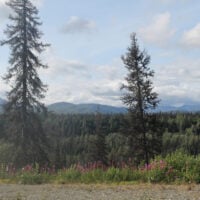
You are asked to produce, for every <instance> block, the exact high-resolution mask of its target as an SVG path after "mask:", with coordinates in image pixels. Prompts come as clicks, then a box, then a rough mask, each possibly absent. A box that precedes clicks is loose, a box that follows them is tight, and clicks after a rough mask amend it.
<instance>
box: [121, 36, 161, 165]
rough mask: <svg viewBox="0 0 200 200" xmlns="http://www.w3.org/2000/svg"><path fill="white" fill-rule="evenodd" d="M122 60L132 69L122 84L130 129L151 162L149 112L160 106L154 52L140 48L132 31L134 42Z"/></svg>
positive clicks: (135, 142) (137, 147)
mask: <svg viewBox="0 0 200 200" xmlns="http://www.w3.org/2000/svg"><path fill="white" fill-rule="evenodd" d="M122 61H123V63H124V65H125V67H126V68H127V70H128V74H127V76H126V78H125V80H126V84H123V85H122V87H121V89H125V91H126V92H125V93H124V94H123V96H122V101H123V103H124V104H125V105H127V106H128V110H129V113H130V116H131V120H132V121H131V128H130V129H129V130H130V132H131V134H132V135H133V141H134V148H135V149H134V151H135V150H137V153H138V154H139V155H140V156H142V158H141V159H143V160H144V161H145V162H146V163H147V164H148V162H149V153H150V149H149V148H148V147H149V145H148V131H149V129H148V124H149V122H148V119H149V118H148V112H149V111H150V110H151V109H154V108H156V106H157V104H158V103H159V100H158V95H157V93H155V92H153V86H152V85H153V83H152V81H151V78H152V77H153V76H154V72H153V71H152V70H151V69H150V68H149V67H148V65H149V63H150V56H149V55H148V54H147V53H146V51H145V50H143V51H141V50H140V48H139V45H138V42H137V38H136V34H135V33H133V34H132V35H131V46H130V47H128V49H127V53H126V54H125V56H122Z"/></svg>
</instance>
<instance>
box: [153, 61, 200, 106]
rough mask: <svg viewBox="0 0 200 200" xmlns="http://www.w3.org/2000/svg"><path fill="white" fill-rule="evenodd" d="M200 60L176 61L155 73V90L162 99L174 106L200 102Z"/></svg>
mask: <svg viewBox="0 0 200 200" xmlns="http://www.w3.org/2000/svg"><path fill="white" fill-rule="evenodd" d="M199 66H200V59H196V60H192V59H188V58H183V57H181V58H179V59H176V60H175V61H174V62H173V63H171V64H168V65H165V66H162V68H160V70H158V71H156V73H155V81H154V85H155V90H156V91H157V92H158V94H159V96H160V98H161V99H162V100H163V101H164V102H166V101H169V103H171V104H174V105H177V104H179V105H181V104H184V103H188V102H199V99H200V71H199Z"/></svg>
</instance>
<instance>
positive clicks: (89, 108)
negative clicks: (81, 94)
mask: <svg viewBox="0 0 200 200" xmlns="http://www.w3.org/2000/svg"><path fill="white" fill-rule="evenodd" d="M48 110H49V111H53V112H55V113H59V114H84V113H96V112H100V113H103V114H109V113H125V112H126V108H124V107H114V106H108V105H101V104H72V103H66V102H60V103H54V104H51V105H49V106H48Z"/></svg>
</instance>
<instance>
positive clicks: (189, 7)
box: [0, 0, 200, 106]
mask: <svg viewBox="0 0 200 200" xmlns="http://www.w3.org/2000/svg"><path fill="white" fill-rule="evenodd" d="M5 1H6V0H0V39H5V35H4V34H3V31H4V30H5V28H6V24H9V23H10V21H9V20H8V14H9V13H10V10H9V9H8V8H7V7H6V6H5ZM32 2H33V3H34V4H35V5H36V6H37V8H38V10H39V17H40V20H41V21H42V22H43V24H42V26H40V30H41V31H42V32H43V33H44V36H43V38H42V41H43V42H47V43H49V44H51V46H50V47H48V48H47V49H46V51H45V52H44V53H43V54H42V55H41V59H42V61H43V63H45V64H48V66H49V68H48V69H45V70H40V71H39V74H40V77H41V79H42V80H43V82H44V83H45V84H47V85H48V91H47V93H46V98H45V99H44V102H45V103H46V104H51V103H55V102H63V101H64V102H71V103H100V104H108V105H113V106H122V105H123V104H122V102H121V100H120V96H121V95H122V92H121V91H120V86H121V84H122V83H123V82H124V78H125V76H126V74H127V73H128V71H127V70H126V68H125V67H124V64H123V62H122V60H121V56H122V55H124V54H125V53H126V51H127V47H128V46H130V43H131V41H130V34H131V33H133V32H135V33H136V35H137V38H138V43H139V46H140V48H141V50H143V49H146V51H147V52H148V54H149V55H150V56H151V63H150V65H149V67H150V68H151V69H152V70H154V71H155V76H154V78H153V86H154V91H156V92H157V93H158V94H159V99H160V100H161V103H162V104H169V105H174V106H181V105H183V104H194V103H200V14H199V11H200V1H199V0H123V1H122V0H117V1H116V0H73V1H72V0H59V1H55V0H32ZM9 53H10V51H9V48H8V47H7V46H3V47H0V76H1V77H2V76H4V75H5V73H6V70H7V68H8V66H9V65H8V59H9ZM9 90H10V86H9V85H8V84H6V83H5V82H4V81H3V80H2V79H0V97H2V98H5V94H6V92H7V91H9Z"/></svg>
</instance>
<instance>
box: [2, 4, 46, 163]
mask: <svg viewBox="0 0 200 200" xmlns="http://www.w3.org/2000/svg"><path fill="white" fill-rule="evenodd" d="M6 4H7V6H9V7H10V8H11V9H12V11H13V14H12V15H10V16H9V19H10V21H11V24H9V25H7V29H6V30H5V34H6V35H7V39H6V40H3V41H1V45H9V46H10V50H11V54H10V59H9V64H10V66H9V68H8V72H7V74H6V76H5V77H4V79H5V80H6V81H7V82H8V83H9V84H10V85H11V91H9V92H8V94H7V98H8V103H7V104H6V106H5V114H6V116H7V117H8V121H9V122H10V124H9V130H8V131H9V133H11V134H12V137H11V138H12V141H13V142H14V143H15V144H16V145H17V149H16V152H20V153H19V154H20V159H21V164H26V162H41V160H45V157H46V154H45V152H44V149H43V145H44V144H45V142H46V138H45V135H44V133H43V129H42V125H41V123H40V119H39V117H38V112H43V111H45V107H44V105H43V104H42V103H41V102H40V100H41V99H42V98H44V93H45V91H46V85H44V84H43V83H42V81H41V80H40V78H39V75H38V71H37V70H38V69H39V68H46V67H47V66H46V65H44V64H42V62H41V60H40V59H39V57H38V56H39V54H40V53H42V52H43V51H44V50H45V47H47V46H48V45H47V44H43V43H42V42H41V41H40V40H41V36H42V33H41V32H40V31H39V29H38V26H40V25H41V22H40V21H39V17H38V10H37V8H36V7H35V6H34V5H33V4H32V2H31V1H30V0H9V1H8V2H7V3H6ZM16 156H17V157H18V160H19V156H18V155H16ZM18 163H19V162H18Z"/></svg>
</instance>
